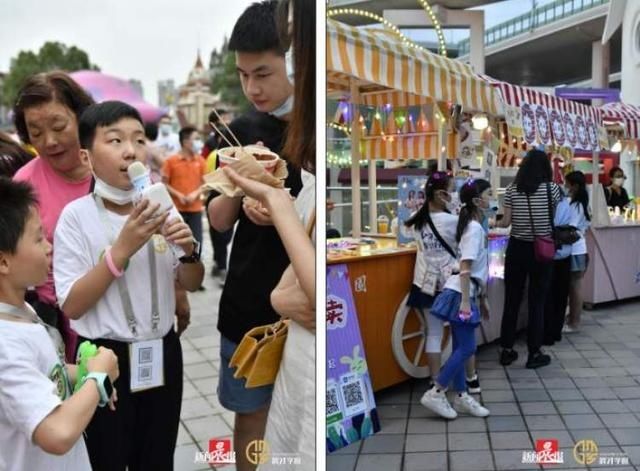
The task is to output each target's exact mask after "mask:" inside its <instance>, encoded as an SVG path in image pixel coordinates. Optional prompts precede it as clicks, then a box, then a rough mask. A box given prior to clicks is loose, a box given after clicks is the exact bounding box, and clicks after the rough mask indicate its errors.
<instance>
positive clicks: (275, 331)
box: [229, 320, 289, 388]
mask: <svg viewBox="0 0 640 471" xmlns="http://www.w3.org/2000/svg"><path fill="white" fill-rule="evenodd" d="M288 329H289V320H282V321H278V322H276V323H275V324H269V325H263V326H259V327H255V328H253V329H251V330H250V331H249V332H247V333H246V334H245V335H244V337H243V338H242V341H241V342H240V344H239V345H238V347H237V348H236V351H235V352H234V354H233V356H232V357H231V361H230V362H229V366H230V367H232V368H237V370H236V371H235V373H234V374H233V377H234V378H236V379H240V378H245V379H246V384H245V387H247V388H257V387H260V386H266V385H269V384H273V383H274V382H275V380H276V376H277V375H278V370H279V368H280V360H281V359H282V351H283V350H284V344H285V341H286V339H287V332H288Z"/></svg>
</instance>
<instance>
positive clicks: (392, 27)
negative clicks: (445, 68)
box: [327, 8, 447, 56]
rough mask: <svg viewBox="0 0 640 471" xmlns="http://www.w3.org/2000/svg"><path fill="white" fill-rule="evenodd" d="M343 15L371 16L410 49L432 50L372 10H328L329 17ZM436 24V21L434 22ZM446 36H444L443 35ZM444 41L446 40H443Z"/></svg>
mask: <svg viewBox="0 0 640 471" xmlns="http://www.w3.org/2000/svg"><path fill="white" fill-rule="evenodd" d="M341 15H353V16H363V17H365V18H369V19H371V20H374V21H377V22H378V23H382V25H383V26H385V27H386V28H387V29H389V30H390V31H391V32H393V33H394V34H395V35H396V36H398V38H399V39H400V42H401V43H402V44H403V45H405V46H407V47H408V48H410V49H417V50H420V51H423V52H430V51H429V50H428V49H426V48H424V47H422V46H420V45H419V44H416V43H414V42H413V41H411V39H409V38H408V37H407V36H405V35H404V34H403V33H402V32H401V31H400V29H398V27H397V26H396V25H394V24H393V23H391V22H390V21H389V20H386V19H385V18H383V17H381V16H379V15H376V14H375V13H371V12H370V11H366V10H360V9H357V8H333V9H331V10H327V17H328V18H331V17H333V16H341ZM434 26H436V25H435V23H434ZM438 29H439V23H438V26H437V27H436V31H437V30H438ZM443 38H444V36H443ZM443 41H444V40H443ZM443 44H444V42H440V51H441V53H442V51H443V50H444V54H443V55H444V56H446V55H447V54H446V48H444V49H443Z"/></svg>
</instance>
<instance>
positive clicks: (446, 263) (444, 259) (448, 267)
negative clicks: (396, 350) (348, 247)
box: [405, 172, 480, 393]
mask: <svg viewBox="0 0 640 471" xmlns="http://www.w3.org/2000/svg"><path fill="white" fill-rule="evenodd" d="M453 192H454V180H453V178H451V175H450V174H449V173H447V172H433V173H432V174H431V176H430V177H429V180H428V181H427V183H426V185H425V188H424V194H425V201H424V204H423V205H422V206H421V207H420V209H419V210H418V211H417V212H416V213H415V214H414V215H413V216H411V218H409V219H408V220H407V221H406V222H405V226H407V227H409V228H411V229H412V231H413V237H414V239H415V241H416V243H417V247H418V255H417V257H416V265H415V268H414V272H413V284H412V285H411V292H410V293H409V299H408V300H407V306H409V307H412V308H414V309H417V310H419V311H420V312H422V315H423V317H424V319H425V320H426V322H427V328H428V331H427V341H426V347H425V350H426V352H427V359H428V364H429V370H430V373H431V378H432V379H433V378H435V377H436V376H437V375H438V373H440V365H441V358H442V350H441V343H442V332H443V326H444V321H443V320H442V319H440V318H438V317H435V316H430V315H429V309H431V306H432V305H433V301H434V299H435V297H436V296H437V295H438V294H439V293H441V292H442V289H443V287H444V284H445V283H446V281H447V279H448V278H449V276H451V275H452V274H453V273H454V272H457V271H459V267H458V262H457V260H456V258H457V257H456V251H457V250H458V242H457V241H456V229H457V226H458V217H457V216H454V215H453V214H451V211H452V210H453V205H454V199H453V196H452V194H453ZM421 193H422V192H421ZM433 228H435V230H436V231H437V232H438V235H436V234H435V233H434V231H433ZM438 236H440V237H438ZM443 241H444V242H445V244H446V247H445V246H444V245H443V244H442V242H443ZM474 370H475V366H474V358H473V357H472V358H470V359H469V361H468V362H467V375H468V379H467V381H468V382H471V381H474V382H475V383H474V384H468V386H469V389H472V391H471V392H474V393H479V392H480V383H479V382H478V379H477V375H476V374H475V371H474ZM431 386H433V384H432V385H431ZM431 386H430V387H431Z"/></svg>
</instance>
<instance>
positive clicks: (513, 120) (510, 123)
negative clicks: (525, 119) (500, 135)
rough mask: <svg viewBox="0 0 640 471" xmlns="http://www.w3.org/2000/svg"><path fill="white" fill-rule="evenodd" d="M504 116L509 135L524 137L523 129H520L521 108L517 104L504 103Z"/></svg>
mask: <svg viewBox="0 0 640 471" xmlns="http://www.w3.org/2000/svg"><path fill="white" fill-rule="evenodd" d="M504 117H505V120H506V122H507V127H508V129H509V136H510V137H511V138H514V137H515V138H522V137H524V130H523V129H522V110H521V109H520V107H519V106H511V105H508V104H506V103H505V104H504Z"/></svg>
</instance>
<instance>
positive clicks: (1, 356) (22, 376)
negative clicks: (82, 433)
mask: <svg viewBox="0 0 640 471" xmlns="http://www.w3.org/2000/svg"><path fill="white" fill-rule="evenodd" d="M0 339H2V341H0V470H2V471H26V470H34V471H35V470H45V471H58V470H61V471H62V470H65V471H66V470H69V471H85V470H89V471H90V470H91V464H90V462H89V455H88V454H87V448H86V446H85V443H84V437H80V439H79V440H78V441H77V442H76V444H75V445H74V446H73V448H71V450H69V452H68V453H66V454H65V455H63V456H57V455H51V454H49V453H46V452H45V451H44V450H42V449H41V448H40V447H38V446H37V445H35V444H34V443H33V441H32V438H33V432H34V431H35V429H36V427H37V426H38V425H39V424H40V423H41V422H42V421H43V420H44V419H45V418H46V417H47V416H48V415H49V414H50V413H51V412H53V411H54V409H55V408H56V407H58V406H59V405H60V404H61V402H62V401H63V400H64V399H66V398H67V397H68V396H69V395H70V391H69V390H68V387H67V382H66V375H65V374H64V371H63V368H64V365H62V364H61V363H60V360H59V358H58V355H56V350H55V347H54V345H53V341H52V340H51V338H50V337H49V334H48V333H47V331H46V330H45V328H44V327H42V326H41V325H39V324H32V323H28V324H27V323H24V322H13V321H7V320H4V319H0Z"/></svg>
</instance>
